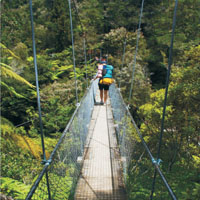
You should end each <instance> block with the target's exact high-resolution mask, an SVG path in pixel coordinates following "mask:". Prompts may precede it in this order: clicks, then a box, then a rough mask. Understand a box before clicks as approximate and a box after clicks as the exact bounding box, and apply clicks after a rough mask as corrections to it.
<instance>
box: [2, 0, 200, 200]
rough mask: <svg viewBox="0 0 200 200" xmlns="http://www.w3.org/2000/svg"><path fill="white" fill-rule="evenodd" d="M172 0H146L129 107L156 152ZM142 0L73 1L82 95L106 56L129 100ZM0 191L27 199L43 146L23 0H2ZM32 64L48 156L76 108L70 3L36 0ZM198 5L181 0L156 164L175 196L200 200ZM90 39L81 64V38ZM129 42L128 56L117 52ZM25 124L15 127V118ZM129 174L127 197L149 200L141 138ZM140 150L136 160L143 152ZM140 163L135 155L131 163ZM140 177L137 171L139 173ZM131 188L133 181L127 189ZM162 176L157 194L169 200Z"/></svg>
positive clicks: (146, 162) (148, 166) (147, 166)
mask: <svg viewBox="0 0 200 200" xmlns="http://www.w3.org/2000/svg"><path fill="white" fill-rule="evenodd" d="M174 4H175V1H169V0H163V1H159V0H149V1H145V4H144V13H143V18H142V25H141V35H140V41H139V52H138V55H137V63H136V70H135V78H134V88H133V95H132V97H131V100H130V102H128V103H129V104H130V107H131V113H132V114H133V116H134V118H135V119H136V121H137V123H138V126H139V127H140V130H141V131H142V133H143V135H144V138H145V140H146V142H147V143H148V145H149V147H150V149H151V151H152V152H153V154H154V155H155V156H156V152H157V146H158V139H159V132H160V124H161V117H162V107H163V99H164V92H165V91H164V89H163V88H164V85H165V81H166V80H165V79H166V72H167V65H168V55H169V46H170V38H171V29H172V18H173V10H174ZM140 6H141V1H140V0H126V1H123V0H115V1H114V0H110V1H106V0H77V1H72V16H73V27H74V41H75V57H76V72H77V78H78V81H77V85H78V91H79V92H78V94H79V99H80V98H81V97H82V96H83V93H84V91H85V88H86V86H87V85H86V83H87V81H88V82H89V80H86V72H87V76H88V77H89V79H90V78H91V77H92V74H93V73H94V71H95V62H94V57H95V56H99V55H100V53H101V54H104V55H105V54H107V55H108V62H109V63H110V64H112V65H113V66H114V67H115V79H116V81H117V84H118V85H120V87H121V92H122V94H123V97H124V99H125V101H126V102H127V101H128V97H129V90H130V84H131V76H132V68H133V58H134V53H135V45H136V36H137V27H138V19H139V13H140ZM1 10H2V12H1V25H2V32H1V63H0V65H1V176H2V178H1V181H2V186H1V192H2V193H3V194H6V195H7V196H12V197H13V198H16V199H19V198H24V197H22V196H23V195H24V193H23V192H24V191H28V190H29V188H30V186H31V184H32V183H33V181H32V180H33V179H35V178H36V177H37V175H38V173H39V171H40V170H41V168H42V166H41V164H40V161H41V159H42V149H41V147H40V146H41V144H40V129H39V120H38V111H37V96H36V91H35V86H34V85H35V72H34V64H33V51H32V35H31V23H30V13H29V1H28V0H23V1H22V0H9V1H7V0H2V1H1ZM33 13H34V25H35V37H36V51H37V66H38V74H39V86H40V95H41V110H42V115H43V125H44V134H45V145H46V149H47V157H48V156H49V155H50V153H51V152H52V150H53V148H54V147H55V145H56V142H57V141H58V139H59V137H60V136H61V133H62V131H63V130H64V128H65V126H66V124H67V122H68V121H69V119H70V117H71V115H72V113H73V111H74V109H75V102H76V96H75V81H74V71H73V61H72V47H71V35H70V21H69V11H68V1H67V0H56V1H53V0H33ZM199 18H200V1H199V0H179V3H178V10H177V23H176V30H175V41H174V49H173V66H172V72H171V77H170V85H169V95H168V96H169V97H168V101H167V110H166V120H165V130H164V136H163V142H162V148H161V158H162V160H163V163H162V165H161V168H162V170H163V171H164V173H165V175H166V177H167V180H168V181H169V183H170V184H171V185H172V188H173V189H174V191H175V193H176V195H177V197H178V198H179V199H194V200H195V199H199V198H200V196H199V194H200V177H199V174H200V171H199V165H200V157H199V153H200V151H199V143H200V141H199V140H200V138H199V132H200V126H199V120H200V115H199V110H200V92H199V91H200V68H199V63H200V59H199V58H200V23H199ZM84 35H85V37H86V45H87V60H88V61H87V66H85V64H84V59H85V58H84V48H83V38H84ZM125 38H126V52H125V60H124V65H123V67H122V56H123V55H122V54H123V46H124V40H125ZM24 122H27V123H25V124H23V126H20V127H18V125H19V124H21V123H24ZM134 134H135V133H134V131H133V135H134ZM137 145H138V148H137V149H138V152H136V155H135V157H134V158H133V162H132V163H133V165H132V166H131V168H130V173H129V177H127V180H128V181H127V192H128V195H129V199H148V198H149V195H150V194H149V191H150V190H151V184H152V176H153V168H152V164H151V162H150V161H149V159H148V157H147V155H146V154H143V152H144V149H143V148H142V145H141V144H140V143H139V142H138V144H137ZM141 155H142V156H141ZM137 159H139V160H137ZM142 175H143V176H142ZM133 185H134V187H133ZM163 191H165V189H164V186H163V184H162V183H161V180H159V179H158V181H157V183H156V192H155V197H156V198H157V199H169V197H168V195H167V191H166V193H165V192H163Z"/></svg>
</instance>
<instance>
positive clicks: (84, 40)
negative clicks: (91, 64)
mask: <svg viewBox="0 0 200 200" xmlns="http://www.w3.org/2000/svg"><path fill="white" fill-rule="evenodd" d="M85 43H86V39H85V35H84V38H83V48H84V57H85V67H86V83H87V88H88V74H87V71H88V69H87V55H86V44H85Z"/></svg>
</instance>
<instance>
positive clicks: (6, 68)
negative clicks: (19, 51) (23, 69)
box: [0, 63, 35, 88]
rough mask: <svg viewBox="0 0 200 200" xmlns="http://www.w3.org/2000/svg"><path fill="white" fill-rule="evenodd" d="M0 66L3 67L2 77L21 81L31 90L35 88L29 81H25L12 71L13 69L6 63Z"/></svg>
mask: <svg viewBox="0 0 200 200" xmlns="http://www.w3.org/2000/svg"><path fill="white" fill-rule="evenodd" d="M0 66H1V76H2V77H5V78H11V79H14V80H16V81H19V82H21V83H25V84H26V85H28V86H29V87H31V88H34V87H35V86H34V85H32V84H31V83H29V82H28V81H27V80H25V79H24V78H23V77H21V76H20V75H18V74H17V73H15V72H14V71H12V70H11V69H12V68H11V67H10V66H9V65H7V64H5V63H0Z"/></svg>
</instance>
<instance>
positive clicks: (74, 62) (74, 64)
mask: <svg viewBox="0 0 200 200" xmlns="http://www.w3.org/2000/svg"><path fill="white" fill-rule="evenodd" d="M68 3H69V15H70V27H71V38H72V55H73V66H74V77H75V87H76V104H78V93H77V78H76V61H75V51H74V34H73V24H72V12H71V1H70V0H68Z"/></svg>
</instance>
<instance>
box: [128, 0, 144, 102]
mask: <svg viewBox="0 0 200 200" xmlns="http://www.w3.org/2000/svg"><path fill="white" fill-rule="evenodd" d="M143 7H144V0H142V5H141V10H140V19H139V26H138V31H137V41H136V50H135V57H134V62H133V72H132V79H131V88H130V93H129V98H128V103H130V100H131V96H132V90H133V81H134V73H135V66H136V58H137V52H138V44H139V39H140V29H141V28H140V27H141V21H142V14H143Z"/></svg>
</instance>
